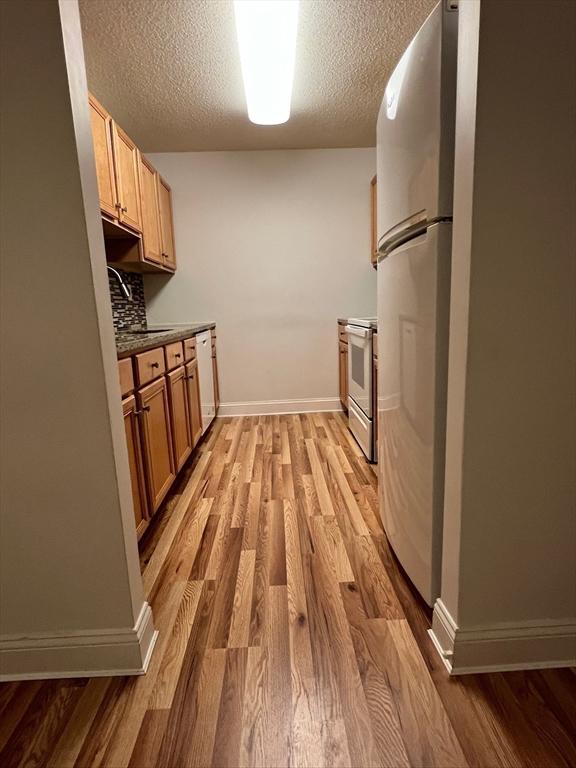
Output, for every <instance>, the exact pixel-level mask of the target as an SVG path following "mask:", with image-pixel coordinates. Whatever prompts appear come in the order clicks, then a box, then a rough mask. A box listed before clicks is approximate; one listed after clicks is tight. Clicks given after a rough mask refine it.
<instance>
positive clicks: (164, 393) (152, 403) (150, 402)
mask: <svg viewBox="0 0 576 768" xmlns="http://www.w3.org/2000/svg"><path fill="white" fill-rule="evenodd" d="M137 400H138V407H139V409H140V410H141V411H142V439H143V454H144V465H145V467H146V478H147V484H148V501H149V504H150V512H151V513H152V514H153V513H154V512H156V510H157V509H158V507H159V506H160V504H161V503H162V500H163V498H164V496H166V493H167V492H168V489H169V488H170V486H171V485H172V482H173V480H174V478H175V477H176V468H175V464H174V451H173V447H172V429H171V424H170V421H171V419H170V404H169V401H168V386H167V380H166V377H164V376H163V377H162V378H160V379H158V380H157V381H154V382H152V384H148V386H146V387H143V388H142V389H140V390H139V391H138V393H137Z"/></svg>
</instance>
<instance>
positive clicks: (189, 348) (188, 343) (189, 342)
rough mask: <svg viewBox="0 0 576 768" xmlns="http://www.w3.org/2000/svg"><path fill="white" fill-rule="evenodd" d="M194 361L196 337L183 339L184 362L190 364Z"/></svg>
mask: <svg viewBox="0 0 576 768" xmlns="http://www.w3.org/2000/svg"><path fill="white" fill-rule="evenodd" d="M195 359H196V336H192V338H190V339H184V360H186V362H187V363H188V362H190V360H195Z"/></svg>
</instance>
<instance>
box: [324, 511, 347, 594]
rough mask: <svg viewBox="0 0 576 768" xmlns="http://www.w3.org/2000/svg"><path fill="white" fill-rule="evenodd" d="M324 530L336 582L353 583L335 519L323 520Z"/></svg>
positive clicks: (327, 518)
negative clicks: (336, 578)
mask: <svg viewBox="0 0 576 768" xmlns="http://www.w3.org/2000/svg"><path fill="white" fill-rule="evenodd" d="M325 530H326V534H327V536H328V542H329V544H330V549H331V552H332V559H333V561H334V567H335V569H336V576H337V577H338V581H342V582H347V581H354V572H353V570H352V566H351V565H350V560H349V558H348V553H347V552H346V547H345V546H344V540H343V538H342V533H341V532H340V528H339V526H338V521H337V520H336V517H326V518H325Z"/></svg>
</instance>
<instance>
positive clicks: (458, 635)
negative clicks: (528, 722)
mask: <svg viewBox="0 0 576 768" xmlns="http://www.w3.org/2000/svg"><path fill="white" fill-rule="evenodd" d="M429 635H430V637H431V638H432V642H433V643H434V646H435V648H436V650H437V651H438V653H439V655H440V657H441V658H442V661H443V662H444V664H445V666H446V668H447V669H448V671H449V672H450V674H451V675H466V674H471V673H475V672H502V671H508V670H510V671H511V670H519V669H544V668H550V667H572V666H576V622H574V621H570V620H566V621H541V622H536V621H530V622H522V623H507V624H498V625H493V626H487V627H473V628H470V629H461V628H460V627H458V626H457V624H456V622H455V621H454V619H453V618H452V616H451V615H450V613H449V611H448V610H447V608H446V606H445V605H444V603H443V602H442V600H437V601H436V603H435V605H434V617H433V621H432V629H430V630H429Z"/></svg>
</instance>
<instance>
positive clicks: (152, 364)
mask: <svg viewBox="0 0 576 768" xmlns="http://www.w3.org/2000/svg"><path fill="white" fill-rule="evenodd" d="M159 367H160V363H150V368H159Z"/></svg>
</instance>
